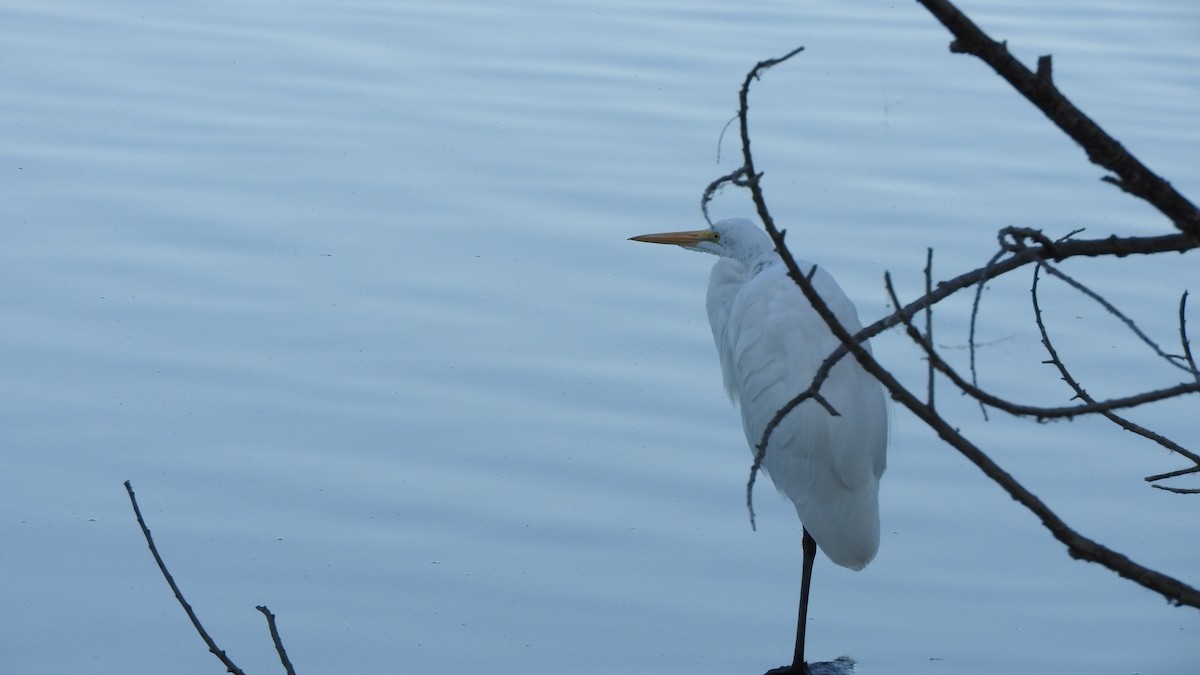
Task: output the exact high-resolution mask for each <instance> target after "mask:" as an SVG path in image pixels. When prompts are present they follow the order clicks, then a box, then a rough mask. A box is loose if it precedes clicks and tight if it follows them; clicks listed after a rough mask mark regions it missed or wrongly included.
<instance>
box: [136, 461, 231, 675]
mask: <svg viewBox="0 0 1200 675" xmlns="http://www.w3.org/2000/svg"><path fill="white" fill-rule="evenodd" d="M125 491H126V492H128V493H129V502H130V503H131V504H133V515H135V516H137V522H138V526H139V527H141V528H142V535H143V536H144V537H145V538H146V545H147V546H149V547H150V553H151V555H153V556H154V562H156V563H158V570H159V571H160V572H162V575H163V578H164V579H166V580H167V585H168V586H170V587H171V591H172V592H173V593H175V599H176V600H178V601H179V605H180V606H181V607H183V611H184V612H186V613H187V616H188V618H189V619H191V621H192V625H193V626H195V628H196V632H197V633H199V634H200V637H201V638H203V639H204V644H206V645H208V651H210V652H212V653H213V655H214V656H216V657H217V658H218V659H220V661H221V663H222V664H224V666H225V669H226V670H228V671H229V672H230V673H233V675H245V673H244V672H242V669H241V668H238V667H237V665H236V664H234V662H233V661H232V660H230V658H229V656H227V655H226V654H225V651H224V650H223V649H221V648H220V647H218V646H217V643H216V642H214V641H213V639H212V638H211V637H210V636H209V635H208V631H206V630H204V626H203V625H202V624H201V623H200V619H199V618H197V617H196V613H195V612H194V611H192V606H191V605H190V604H188V601H187V600H186V599H184V597H183V592H182V591H180V590H179V586H178V585H176V583H175V579H174V578H173V577H171V573H170V572H169V571H168V570H167V564H166V563H165V562H163V559H162V556H160V555H159V554H158V547H157V546H155V545H154V538H153V537H151V536H150V528H148V527H146V521H145V520H142V510H141V509H140V508H138V503H137V497H135V496H134V495H133V486H132V485H131V484H130V483H129V481H125Z"/></svg>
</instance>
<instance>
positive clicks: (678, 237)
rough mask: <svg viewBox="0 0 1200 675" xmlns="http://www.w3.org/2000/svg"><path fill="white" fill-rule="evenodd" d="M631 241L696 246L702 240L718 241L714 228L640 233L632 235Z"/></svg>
mask: <svg viewBox="0 0 1200 675" xmlns="http://www.w3.org/2000/svg"><path fill="white" fill-rule="evenodd" d="M629 240H630V241H644V242H646V243H648V244H674V245H676V246H695V245H696V244H699V243H700V242H702V241H716V240H717V238H716V234H715V233H714V232H713V231H712V230H693V231H691V232H661V233H659V234H639V235H638V236H636V237H630V238H629Z"/></svg>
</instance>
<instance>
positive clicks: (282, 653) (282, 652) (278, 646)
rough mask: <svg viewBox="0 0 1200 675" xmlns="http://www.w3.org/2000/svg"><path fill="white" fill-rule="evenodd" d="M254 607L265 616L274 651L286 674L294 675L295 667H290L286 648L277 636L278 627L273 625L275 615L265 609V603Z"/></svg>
mask: <svg viewBox="0 0 1200 675" xmlns="http://www.w3.org/2000/svg"><path fill="white" fill-rule="evenodd" d="M254 609H257V610H258V611H260V612H262V614H263V616H265V617H267V628H269V629H270V630H271V641H272V642H274V643H275V652H276V653H277V654H279V661H280V663H282V664H283V669H284V670H285V671H287V675H296V669H295V668H293V667H292V661H291V659H289V658H288V655H287V650H286V649H284V648H283V640H282V639H280V637H279V629H278V628H277V627H276V626H275V615H274V614H272V613H271V610H269V609H267V606H266V605H258V606H257V607H255V608H254Z"/></svg>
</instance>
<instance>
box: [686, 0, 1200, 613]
mask: <svg viewBox="0 0 1200 675" xmlns="http://www.w3.org/2000/svg"><path fill="white" fill-rule="evenodd" d="M939 4H947V3H939ZM951 8H952V7H951ZM954 11H955V12H957V10H954ZM964 18H965V17H964ZM972 26H973V24H972ZM976 30H977V29H976ZM799 51H800V50H799V49H797V50H794V51H792V52H790V53H789V54H787V55H786V56H784V57H782V58H779V59H770V60H767V61H761V62H759V63H758V64H757V65H756V66H755V67H754V68H753V69H751V71H750V72H749V73H748V74H747V76H746V78H745V81H744V82H743V84H742V88H741V91H740V93H739V104H740V105H739V113H738V114H739V121H740V127H741V136H742V154H743V166H742V168H741V169H740V170H739V171H736V172H734V173H733V174H730V176H729V177H726V179H721V180H718V181H716V182H715V183H714V185H716V186H719V185H720V184H723V183H724V182H729V181H733V182H735V183H737V184H743V183H744V185H745V187H747V188H749V190H750V193H751V197H752V199H753V201H754V204H755V207H756V209H757V211H758V215H759V218H760V219H761V220H762V222H763V226H764V227H765V228H766V230H767V232H768V234H769V235H770V236H771V238H772V240H773V241H774V243H775V246H776V249H777V251H778V252H779V255H780V257H781V259H782V260H783V262H784V265H785V266H786V268H787V270H788V275H789V276H790V277H791V278H792V280H793V281H794V282H795V283H796V285H797V286H798V287H799V288H800V291H801V292H802V293H803V294H804V296H805V298H807V300H808V301H809V303H810V304H811V305H812V307H813V309H814V310H815V311H816V312H817V314H818V315H819V316H821V318H822V320H824V321H825V322H826V324H827V325H828V327H829V329H830V331H831V332H832V333H833V334H834V335H835V336H836V337H837V338H838V340H839V341H841V343H842V347H843V349H844V350H845V351H846V353H849V354H850V355H852V356H853V357H854V358H855V360H856V361H858V363H859V364H860V365H861V366H862V367H863V368H864V369H865V370H866V371H867V372H869V373H871V374H872V375H873V376H874V377H875V378H876V379H878V380H879V381H880V382H881V383H882V384H883V386H884V387H885V388H886V389H887V390H888V391H889V393H890V394H891V396H892V398H893V399H894V400H896V401H898V402H899V403H900V404H901V405H903V406H904V407H906V408H907V409H908V410H910V411H911V412H912V413H913V414H914V415H915V416H917V417H918V418H919V419H921V420H922V421H923V422H925V424H927V425H928V426H929V427H930V428H931V429H933V430H934V431H935V432H936V433H937V434H938V436H939V437H941V438H942V439H943V440H944V441H945V442H946V443H948V444H949V445H951V446H952V447H954V448H955V449H957V450H958V451H959V452H960V453H961V454H963V456H965V457H966V458H967V459H968V460H969V461H971V462H972V463H973V464H975V465H976V466H977V467H978V468H979V469H980V470H981V471H982V472H983V473H984V474H985V475H987V476H988V477H989V478H990V479H992V480H993V481H994V482H996V483H997V484H998V485H1000V486H1001V487H1002V488H1003V489H1004V490H1005V491H1006V492H1007V493H1008V494H1009V495H1010V496H1011V497H1012V498H1013V499H1015V500H1016V501H1017V502H1019V503H1020V504H1022V505H1023V506H1024V507H1025V508H1027V509H1029V510H1030V511H1031V512H1033V513H1034V514H1035V515H1037V517H1038V518H1039V519H1040V520H1041V522H1042V524H1043V525H1044V526H1045V527H1046V528H1047V529H1048V530H1049V531H1050V532H1051V534H1052V535H1053V536H1054V537H1055V538H1056V539H1058V540H1059V541H1060V542H1062V543H1063V544H1064V545H1066V547H1067V552H1068V554H1069V555H1071V556H1072V557H1074V558H1078V559H1081V560H1087V561H1090V562H1096V563H1099V564H1102V565H1104V566H1105V567H1107V568H1109V569H1111V570H1113V571H1114V572H1116V573H1117V574H1119V575H1120V576H1122V577H1125V578H1128V579H1131V580H1133V581H1135V582H1136V583H1138V584H1140V585H1142V586H1144V587H1146V588H1148V589H1151V590H1154V591H1156V592H1159V593H1161V594H1162V595H1163V596H1164V597H1166V598H1167V599H1168V600H1169V601H1170V602H1172V603H1174V604H1177V605H1185V604H1186V605H1189V606H1192V607H1197V608H1200V591H1197V590H1196V589H1195V588H1193V587H1191V586H1188V585H1187V584H1184V583H1183V582H1181V581H1179V580H1177V579H1174V578H1172V577H1170V576H1167V575H1165V574H1162V573H1160V572H1157V571H1155V570H1152V569H1150V568H1147V567H1145V566H1143V565H1139V564H1137V563H1135V562H1133V561H1132V560H1130V559H1129V558H1128V557H1126V556H1124V555H1122V554H1120V553H1117V552H1116V551H1113V550H1111V549H1109V548H1107V547H1105V546H1103V545H1101V544H1099V543H1097V542H1095V541H1093V540H1092V539H1089V538H1087V537H1084V536H1083V535H1081V534H1079V533H1078V532H1076V531H1075V530H1073V529H1072V528H1070V527H1069V526H1068V525H1067V524H1066V523H1065V522H1064V521H1063V520H1062V519H1061V518H1059V517H1058V516H1057V515H1056V514H1055V513H1054V512H1053V511H1051V510H1050V509H1049V507H1047V506H1046V505H1045V503H1043V502H1042V501H1041V500H1040V499H1039V498H1038V497H1037V496H1036V495H1034V494H1033V493H1031V492H1029V490H1027V489H1026V488H1025V487H1024V486H1022V485H1021V484H1020V483H1019V482H1017V481H1016V480H1015V479H1014V478H1013V477H1012V476H1011V475H1009V474H1008V473H1007V472H1006V471H1004V470H1003V469H1002V468H1000V466H999V465H997V464H996V463H995V462H994V461H993V460H992V459H991V458H990V457H988V456H987V455H986V454H985V453H984V452H983V451H982V450H980V449H979V448H978V447H977V446H975V445H974V444H972V443H971V442H970V441H968V440H967V439H966V437H965V436H963V435H962V434H961V433H960V432H959V431H958V430H957V429H955V428H954V427H953V426H951V425H950V424H949V423H948V422H947V421H946V420H945V419H944V418H942V417H941V416H940V415H938V414H937V412H936V411H935V410H934V409H933V408H932V407H931V406H929V405H926V404H924V403H922V402H921V401H919V400H918V399H917V398H916V397H915V396H914V395H913V394H912V393H911V392H910V391H909V390H908V389H907V388H905V387H904V386H903V385H902V384H900V382H899V381H898V380H896V378H895V377H894V376H893V375H892V374H891V373H890V372H889V371H888V370H886V369H884V368H883V367H882V366H881V365H880V364H879V362H878V361H876V360H875V358H874V357H873V356H872V355H871V353H870V352H869V351H868V350H867V349H866V348H865V347H864V346H863V345H862V344H861V340H865V339H867V338H869V337H870V336H872V335H875V334H877V333H878V332H881V331H882V330H886V328H888V327H890V326H894V325H897V324H900V323H903V324H905V325H906V328H908V329H910V330H911V333H915V334H916V336H917V337H919V338H920V339H921V341H922V342H924V338H923V337H922V336H921V335H920V332H919V331H917V330H916V329H915V327H912V324H911V319H912V317H913V315H914V314H915V313H916V312H917V311H920V310H921V309H924V308H926V307H930V306H932V305H933V304H936V303H937V302H939V301H940V300H941V299H943V298H945V297H948V296H949V295H951V294H953V293H954V292H956V291H957V290H959V289H961V288H965V287H967V286H970V285H973V284H975V283H980V282H982V281H985V280H986V279H989V278H994V277H995V276H999V275H1000V274H1003V273H1006V272H1008V271H1011V270H1013V269H1016V268H1018V267H1021V266H1023V265H1025V264H1028V263H1029V262H1042V261H1045V260H1047V259H1051V260H1061V259H1064V258H1066V257H1070V256H1074V255H1117V256H1122V255H1128V254H1131V253H1149V252H1160V251H1164V250H1179V251H1184V250H1190V249H1193V248H1196V247H1197V246H1200V237H1197V236H1195V233H1194V231H1192V230H1189V229H1185V228H1181V229H1183V230H1184V231H1183V233H1182V234H1180V235H1170V236H1166V237H1130V238H1117V237H1115V236H1114V237H1109V238H1107V239H1103V240H1091V241H1074V240H1073V241H1068V242H1065V243H1061V244H1059V243H1054V242H1048V241H1041V242H1040V243H1039V245H1038V246H1036V247H1027V246H1026V245H1025V244H1024V243H1023V240H1024V239H1025V238H1033V239H1034V240H1035V241H1039V239H1038V238H1037V237H1035V236H1033V235H1032V234H1031V233H1030V232H1021V233H1019V234H1020V237H1014V240H1013V243H1014V244H1015V245H1014V246H1013V247H1012V248H1013V250H1012V252H1011V253H1009V255H1008V256H1007V257H1003V258H1001V259H999V260H997V261H996V262H995V264H993V265H988V266H987V267H985V268H981V269H979V270H975V271H974V272H968V273H967V274H964V275H960V276H959V277H957V278H955V279H953V280H951V281H950V282H946V283H945V284H942V285H941V286H940V287H939V289H938V290H937V291H934V292H933V293H927V294H926V295H925V296H924V297H923V298H921V299H919V300H917V301H915V302H913V303H910V304H909V305H908V306H906V307H904V308H900V304H899V301H898V299H894V302H895V307H896V311H895V312H894V313H893V314H892V315H891V316H890V317H887V318H885V319H881V320H880V321H877V322H876V323H874V324H872V325H871V326H869V327H868V328H866V329H863V330H862V331H860V332H859V333H858V334H857V335H851V334H850V333H849V332H848V331H847V330H846V328H845V326H843V325H842V324H841V323H840V322H839V321H838V320H837V318H836V317H835V316H834V315H833V313H832V312H831V311H830V309H829V307H828V306H827V305H826V304H825V302H824V300H823V299H822V298H821V297H820V295H819V294H818V293H817V292H816V289H815V288H814V287H813V285H812V282H811V280H810V279H809V278H808V277H806V276H805V275H804V274H801V273H800V270H799V268H798V266H797V264H796V261H795V259H794V258H793V257H792V255H791V252H790V251H789V250H788V248H787V245H786V243H785V241H784V233H783V232H782V231H780V230H779V229H778V228H777V227H776V226H775V223H774V220H773V219H772V217H771V214H770V212H769V209H768V208H767V204H766V199H765V197H764V195H763V191H762V185H761V177H762V175H761V173H759V172H758V171H757V170H756V169H755V167H754V159H753V155H752V153H751V149H750V135H749V123H748V116H749V105H748V103H747V101H748V95H749V88H750V84H751V82H752V81H753V80H755V79H757V78H758V77H759V75H760V74H761V72H762V71H763V70H765V69H766V68H769V67H771V66H774V65H777V64H779V63H781V62H782V61H784V60H786V59H788V58H790V57H791V56H793V55H795V54H797V53H799ZM1047 71H1048V67H1047ZM1049 79H1050V78H1049V77H1046V78H1045V80H1046V84H1047V86H1051V87H1052V85H1050V84H1049ZM1118 147H1119V146H1118ZM1133 161H1135V162H1136V160H1133ZM1138 166H1140V164H1138ZM1151 175H1152V174H1151ZM1155 178H1156V177H1155ZM1168 187H1169V186H1168ZM710 189H713V186H710ZM1184 201H1185V203H1186V204H1187V206H1189V207H1191V205H1190V203H1188V202H1186V200H1184ZM1191 210H1192V211H1194V210H1195V209H1194V207H1191ZM1198 222H1200V221H1198ZM1197 231H1200V228H1198V230H1197ZM1031 232H1034V231H1031ZM1002 248H1005V247H1004V246H1003V245H1002ZM889 287H890V279H889ZM893 296H894V293H893ZM928 353H929V355H930V357H931V360H934V362H935V365H936V363H937V362H940V359H937V358H936V354H935V353H934V352H933V351H932V349H930V350H928ZM844 355H845V354H844V353H842V352H841V350H839V351H838V352H835V353H834V354H832V355H831V356H830V357H829V358H828V359H826V362H825V364H824V365H829V364H831V363H834V362H836V361H837V360H838V359H840V358H842V357H843V356H844ZM830 367H831V366H830ZM939 370H941V369H940V368H939ZM947 370H949V371H950V372H951V373H952V372H953V370H952V369H947ZM943 372H945V371H943ZM827 376H828V368H825V367H823V368H822V369H821V370H820V371H819V372H818V373H817V376H816V378H814V382H813V384H812V385H811V386H810V387H809V389H808V390H806V391H805V392H802V393H801V394H800V395H798V396H797V397H796V399H793V402H792V403H789V406H790V407H794V405H798V403H797V402H798V401H802V400H807V398H811V397H812V392H815V391H817V390H818V389H819V385H820V381H823V379H824V378H825V377H827ZM955 376H957V374H955ZM959 380H960V381H961V378H959ZM955 384H956V385H957V386H960V387H962V385H964V384H965V385H967V387H970V386H971V385H969V384H967V383H965V382H961V384H960V382H955ZM1192 391H1200V389H1197V388H1196V387H1194V386H1193V385H1190V384H1188V385H1180V386H1178V387H1173V388H1169V389H1166V390H1161V391H1159V392H1148V393H1147V394H1142V395H1138V396H1137V397H1127V399H1126V400H1122V399H1114V400H1113V401H1108V402H1105V403H1103V404H1097V406H1096V408H1095V409H1093V408H1092V407H1090V406H1088V405H1086V404H1085V405H1083V406H1075V407H1072V408H1063V409H1057V410H1052V409H1036V408H1030V409H1028V410H1027V412H1026V413H1025V414H1035V415H1040V414H1043V413H1046V412H1047V411H1050V412H1052V413H1053V414H1064V415H1073V414H1081V413H1083V412H1093V411H1095V410H1099V409H1100V407H1103V406H1107V407H1108V409H1112V408H1113V407H1120V406H1121V405H1136V404H1138V403H1140V402H1148V401H1152V400H1159V399H1161V398H1167V397H1170V396H1176V395H1179V394H1181V393H1186V392H1192ZM783 414H786V412H785V411H783V410H781V411H780V414H779V415H777V418H779V417H780V415H783ZM771 430H772V429H771V427H768V429H767V431H766V432H764V435H763V440H762V442H760V444H759V447H758V453H765V452H766V446H767V442H768V441H769V438H770V433H771ZM760 463H761V458H759V459H756V466H757V465H758V464H760ZM754 473H755V471H754V470H752V473H751V485H752V484H753V478H754ZM749 489H750V488H749V487H748V490H749ZM748 501H749V494H748Z"/></svg>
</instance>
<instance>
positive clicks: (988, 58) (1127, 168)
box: [917, 0, 1200, 241]
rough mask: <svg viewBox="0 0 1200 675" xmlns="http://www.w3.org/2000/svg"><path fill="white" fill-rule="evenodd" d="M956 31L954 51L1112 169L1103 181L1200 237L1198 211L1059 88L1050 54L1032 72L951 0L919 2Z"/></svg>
mask: <svg viewBox="0 0 1200 675" xmlns="http://www.w3.org/2000/svg"><path fill="white" fill-rule="evenodd" d="M917 1H918V2H920V3H921V5H923V6H924V7H925V9H927V10H929V12H930V13H931V14H933V16H934V17H935V18H937V20H938V21H940V22H941V23H942V25H944V26H945V27H946V28H947V29H948V30H949V31H950V32H951V33H952V34H953V35H954V38H955V39H954V41H953V42H951V43H950V51H952V52H956V53H963V54H971V55H973V56H977V57H979V58H980V59H981V60H982V61H984V62H985V63H987V64H988V65H989V66H991V67H992V69H993V70H995V71H996V73H997V74H998V75H1000V77H1003V78H1004V79H1005V80H1007V81H1008V83H1009V84H1011V85H1012V86H1013V88H1014V89H1016V90H1017V91H1018V92H1020V94H1021V95H1022V96H1024V97H1025V98H1026V99H1028V100H1029V102H1030V103H1033V104H1034V105H1035V106H1037V108H1038V110H1041V111H1042V113H1043V114H1045V115H1046V117H1048V118H1049V119H1050V121H1052V122H1054V124H1055V125H1056V126H1057V127H1058V128H1059V129H1061V130H1062V132H1063V133H1065V134H1066V135H1068V136H1070V137H1071V139H1072V140H1074V141H1075V142H1076V143H1078V144H1079V145H1080V146H1082V147H1083V149H1084V151H1085V152H1087V156H1088V159H1089V160H1091V162H1092V163H1094V164H1097V165H1099V166H1101V167H1103V168H1105V169H1107V170H1109V171H1111V172H1113V173H1115V174H1116V176H1107V177H1105V180H1106V181H1107V182H1109V183H1112V184H1114V185H1116V186H1118V187H1120V188H1121V189H1122V190H1124V191H1126V192H1128V193H1130V194H1132V195H1135V196H1137V197H1140V198H1142V199H1144V200H1146V201H1147V202H1149V203H1150V204H1151V205H1153V206H1154V207H1155V208H1157V209H1158V210H1159V211H1160V212H1162V214H1163V215H1165V216H1166V217H1167V218H1170V219H1171V222H1172V223H1174V224H1175V227H1176V228H1178V229H1179V231H1180V232H1182V233H1184V234H1187V235H1189V236H1190V237H1191V239H1192V240H1193V241H1200V210H1198V209H1197V208H1196V206H1195V204H1192V203H1191V202H1190V201H1189V200H1188V199H1187V198H1186V197H1184V196H1183V195H1181V194H1179V193H1178V192H1176V191H1175V188H1173V187H1171V184H1170V183H1168V182H1167V181H1165V180H1163V179H1162V178H1160V177H1159V176H1157V175H1155V174H1154V173H1153V172H1152V171H1150V169H1148V168H1146V167H1145V166H1144V165H1143V164H1142V163H1141V162H1140V161H1138V159H1137V158H1136V157H1134V156H1133V155H1131V154H1130V153H1129V152H1128V151H1127V150H1126V149H1125V148H1124V147H1122V145H1121V144H1120V143H1118V142H1117V141H1116V140H1115V139H1113V138H1112V137H1111V136H1109V135H1108V134H1107V133H1106V132H1105V131H1104V130H1103V129H1101V128H1100V127H1099V126H1098V125H1097V124H1096V123H1095V122H1093V121H1092V120H1091V118H1089V117H1088V116H1087V115H1085V114H1083V111H1081V110H1079V108H1076V107H1075V105H1074V104H1073V103H1071V102H1070V101H1069V100H1067V97H1066V96H1063V94H1062V93H1061V92H1060V91H1059V90H1058V88H1057V87H1056V86H1055V85H1054V82H1053V81H1052V79H1051V78H1050V58H1049V57H1042V58H1043V59H1045V64H1044V68H1042V67H1039V70H1040V71H1043V70H1044V72H1043V73H1042V75H1041V76H1039V75H1038V74H1034V73H1032V72H1030V70H1029V69H1028V68H1026V67H1025V66H1024V65H1023V64H1022V63H1021V62H1020V61H1018V60H1017V59H1016V58H1015V57H1013V55H1012V54H1011V53H1009V51H1008V46H1007V45H1006V44H1005V43H1003V42H997V41H995V40H993V39H992V38H991V37H989V36H988V35H987V34H986V33H984V32H983V31H982V30H981V29H980V28H979V26H977V25H975V23H974V22H973V21H971V19H969V18H967V16H966V15H965V14H963V13H962V12H961V11H959V9H958V8H957V7H955V6H954V5H953V4H952V3H950V2H949V1H948V0H917Z"/></svg>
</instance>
